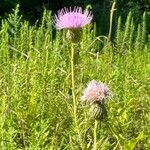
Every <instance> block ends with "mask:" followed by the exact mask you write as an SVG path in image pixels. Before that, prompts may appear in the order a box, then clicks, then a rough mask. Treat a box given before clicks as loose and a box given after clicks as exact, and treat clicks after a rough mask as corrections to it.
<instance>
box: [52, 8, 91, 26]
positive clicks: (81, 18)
mask: <svg viewBox="0 0 150 150" xmlns="http://www.w3.org/2000/svg"><path fill="white" fill-rule="evenodd" d="M92 18H93V16H92V14H91V12H90V11H88V10H85V11H83V10H82V8H81V7H74V9H73V10H72V9H71V7H70V9H68V8H62V9H61V10H59V11H58V12H57V14H55V15H54V23H55V27H56V28H57V29H80V28H82V27H83V26H85V25H87V24H89V23H90V22H91V21H92Z"/></svg>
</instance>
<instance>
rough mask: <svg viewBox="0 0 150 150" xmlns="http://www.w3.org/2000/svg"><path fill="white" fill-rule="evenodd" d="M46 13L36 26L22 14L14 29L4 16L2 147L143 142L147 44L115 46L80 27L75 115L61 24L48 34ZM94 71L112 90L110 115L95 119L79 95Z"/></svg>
mask: <svg viewBox="0 0 150 150" xmlns="http://www.w3.org/2000/svg"><path fill="white" fill-rule="evenodd" d="M44 17H45V18H44ZM44 17H43V20H42V22H41V25H40V26H39V27H37V26H30V25H29V24H28V22H21V23H20V28H19V29H18V30H15V31H17V32H15V33H14V32H12V33H13V34H10V33H9V32H8V31H10V30H9V29H10V26H9V23H8V22H7V21H3V22H2V26H1V29H0V58H1V59H0V149H2V150H7V149H9V150H13V149H14V150H16V149H18V150H19V149H25V150H35V149H36V150H46V149H47V150H51V149H57V150H59V149H67V150H76V149H77V150H79V149H85V150H88V149H89V150H90V149H92V148H94V147H97V149H101V150H108V149H113V150H115V149H116V150H117V149H123V150H132V149H134V148H137V149H139V150H140V149H141V150H142V149H144V150H148V149H149V148H150V142H149V138H150V137H149V135H150V133H149V124H150V119H149V115H150V112H149V108H150V102H149V97H150V93H149V89H150V76H149V74H150V69H149V68H150V60H149V59H150V55H149V50H150V49H149V47H148V46H145V48H143V49H140V50H139V49H131V48H130V49H128V47H126V48H125V47H124V49H123V50H124V51H122V47H120V48H121V51H120V49H119V47H116V46H112V45H111V44H109V43H107V42H106V41H105V39H104V40H102V41H101V39H102V38H100V39H99V38H97V37H95V29H94V30H92V31H91V30H89V28H86V29H84V32H83V40H82V42H81V43H80V44H79V45H78V46H77V47H76V50H77V51H78V50H79V51H80V57H79V60H78V62H79V64H78V69H79V70H78V71H79V72H78V74H76V72H75V90H74V92H75V98H76V101H77V102H76V117H77V118H76V122H74V108H73V100H72V96H71V94H70V89H71V66H70V57H71V47H70V45H69V43H68V42H67V41H66V39H65V33H63V32H61V31H57V33H56V37H55V38H54V39H53V38H52V26H51V22H49V20H50V18H49V20H48V21H46V20H47V17H49V14H48V13H45V14H44ZM10 32H11V31H10ZM126 38H127V37H126ZM96 39H97V40H96ZM124 40H126V39H124ZM103 42H104V43H103ZM124 42H126V41H124ZM101 45H104V47H103V49H101V48H100V47H101ZM93 79H95V80H97V81H102V82H105V83H106V84H107V85H108V86H109V88H110V89H111V91H112V92H113V94H114V96H113V98H112V100H110V101H107V103H106V106H107V111H108V120H107V121H105V122H101V123H100V122H97V123H96V125H95V121H94V120H93V119H92V118H91V117H90V114H89V106H88V105H87V104H84V103H83V102H81V101H80V96H81V95H82V91H83V89H84V87H85V85H86V83H87V82H88V81H90V80H93ZM94 125H95V126H96V129H95V128H94ZM95 140H96V141H95Z"/></svg>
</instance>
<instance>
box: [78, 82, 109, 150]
mask: <svg viewBox="0 0 150 150" xmlns="http://www.w3.org/2000/svg"><path fill="white" fill-rule="evenodd" d="M110 94H111V92H110V90H109V88H108V87H107V86H106V85H105V84H104V83H98V82H97V81H95V80H92V81H90V82H89V83H88V84H87V87H86V88H85V90H84V92H83V95H82V96H81V100H82V101H87V102H89V103H90V106H91V107H90V115H91V116H92V118H94V119H95V126H94V150H96V149H97V136H96V135H97V134H96V132H97V125H98V121H102V120H104V119H105V118H106V117H107V110H106V108H105V105H104V102H105V99H106V98H107V97H108V96H109V95H110Z"/></svg>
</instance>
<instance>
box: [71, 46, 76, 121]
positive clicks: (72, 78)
mask: <svg viewBox="0 0 150 150" xmlns="http://www.w3.org/2000/svg"><path fill="white" fill-rule="evenodd" d="M71 84H72V98H73V113H74V118H75V123H76V120H77V117H76V109H77V108H76V97H75V79H74V48H73V46H72V48H71Z"/></svg>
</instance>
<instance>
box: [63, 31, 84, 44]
mask: <svg viewBox="0 0 150 150" xmlns="http://www.w3.org/2000/svg"><path fill="white" fill-rule="evenodd" d="M81 35H82V31H81V29H69V30H68V31H67V34H66V38H67V40H69V41H71V42H72V43H78V42H80V41H81Z"/></svg>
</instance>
